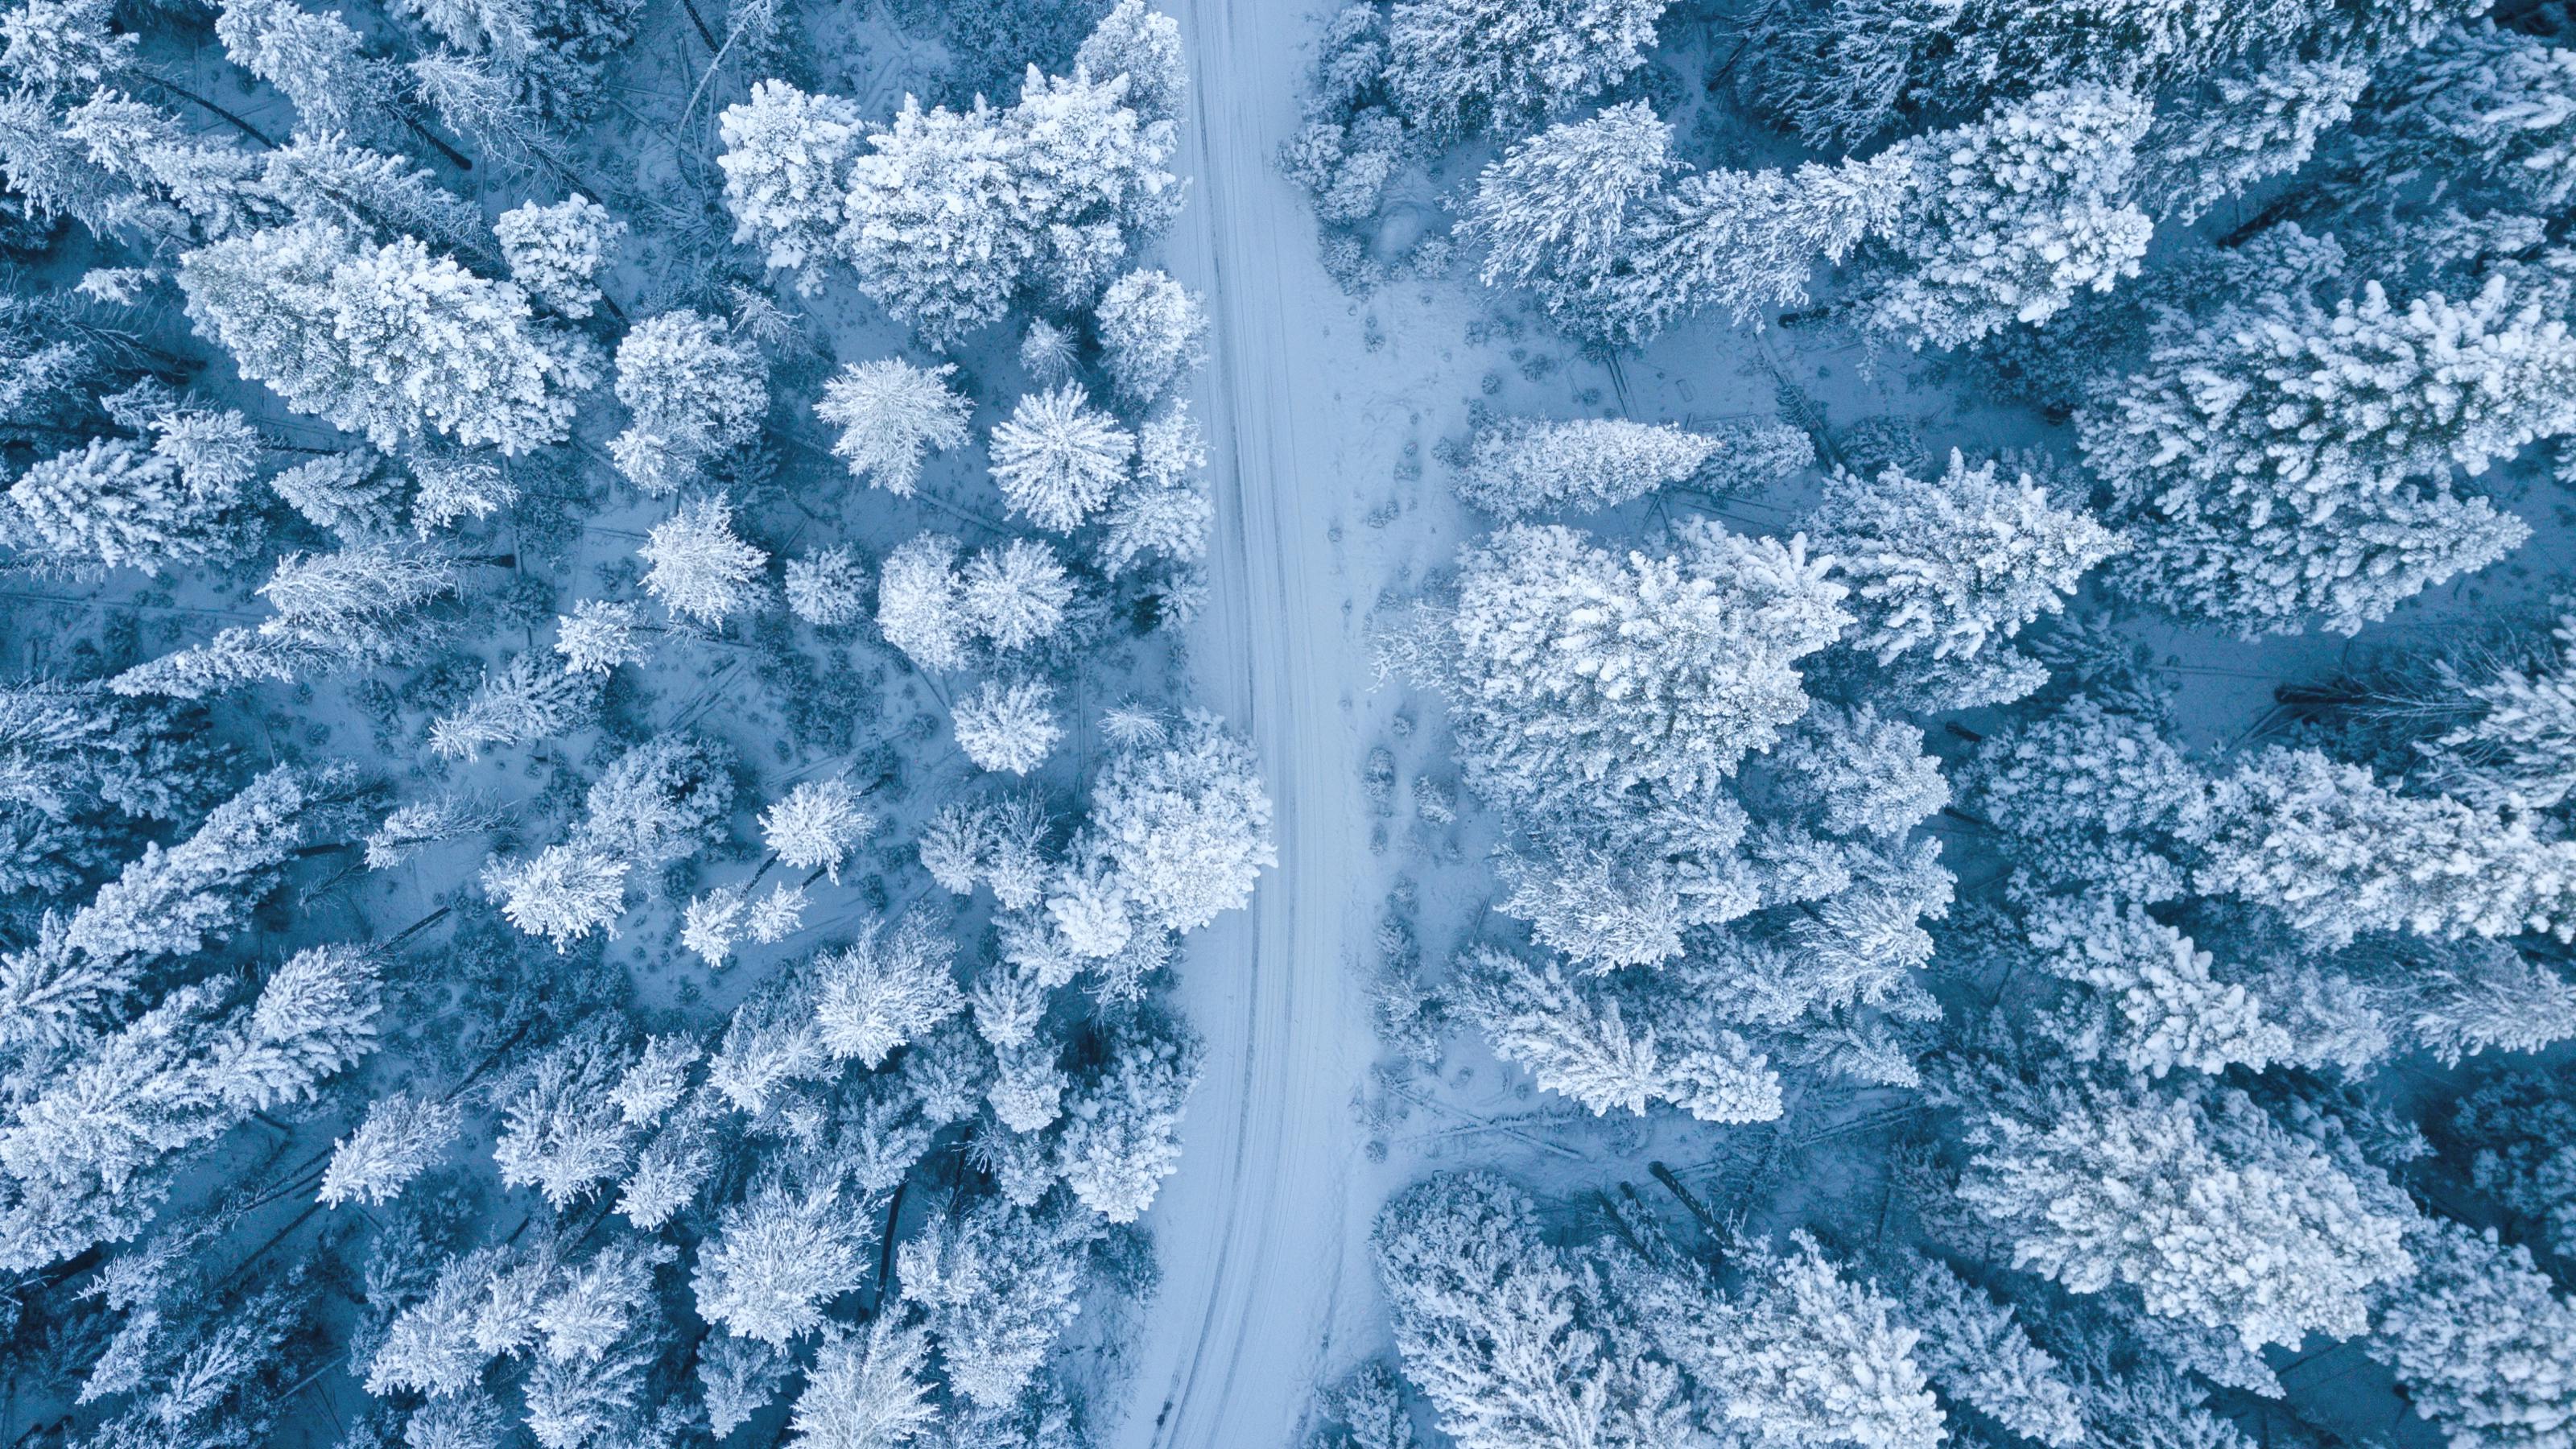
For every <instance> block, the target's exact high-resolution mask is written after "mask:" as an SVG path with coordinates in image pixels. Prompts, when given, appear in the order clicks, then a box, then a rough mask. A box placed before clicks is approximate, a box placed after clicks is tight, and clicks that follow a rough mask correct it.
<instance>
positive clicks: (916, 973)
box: [814, 912, 966, 1071]
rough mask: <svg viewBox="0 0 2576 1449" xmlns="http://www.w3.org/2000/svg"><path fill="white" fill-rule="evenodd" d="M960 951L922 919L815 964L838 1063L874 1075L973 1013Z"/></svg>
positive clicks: (819, 1011)
mask: <svg viewBox="0 0 2576 1449" xmlns="http://www.w3.org/2000/svg"><path fill="white" fill-rule="evenodd" d="M955 955H956V948H955V947H954V946H953V945H952V944H951V943H950V942H949V941H948V940H947V938H946V935H945V933H943V932H942V931H941V930H940V928H939V926H938V923H937V922H935V921H933V920H931V919H930V917H929V916H927V915H926V914H922V913H919V912H915V913H913V914H909V915H906V916H905V917H903V918H902V919H901V920H900V921H897V922H896V923H895V925H894V926H893V928H892V929H888V928H887V927H886V926H885V923H883V922H882V921H879V922H872V923H870V925H869V926H868V928H867V929H866V930H864V931H862V932H860V934H859V939H858V940H857V941H855V942H853V943H852V944H851V945H849V946H848V947H847V948H845V949H843V950H839V951H835V952H832V953H831V954H829V955H826V956H822V957H819V958H817V959H816V961H815V963H814V981H815V988H814V989H815V1006H814V1022H815V1025H816V1026H817V1028H819V1029H820V1031H821V1032H822V1040H823V1045H824V1047H825V1048H826V1049H827V1050H829V1051H830V1052H831V1053H832V1055H833V1056H835V1057H856V1058H858V1061H859V1064H860V1065H861V1066H864V1067H866V1068H868V1069H869V1070H871V1071H873V1070H875V1069H876V1068H877V1067H878V1066H880V1065H882V1064H883V1063H884V1061H885V1059H886V1057H887V1055H888V1054H889V1053H891V1052H892V1051H894V1049H895V1048H897V1047H899V1046H902V1045H903V1044H904V1043H905V1042H908V1041H915V1040H918V1039H919V1038H921V1037H922V1036H923V1035H925V1034H927V1033H928V1032H929V1031H930V1029H931V1028H932V1027H935V1026H937V1025H939V1024H940V1023H941V1022H943V1021H946V1020H948V1019H949V1018H950V1017H952V1016H955V1015H957V1014H958V1013H959V1012H961V1011H964V1010H965V1009H966V998H965V996H964V995H963V994H961V993H960V992H959V991H958V989H957V981H956V977H955V974H954V967H953V964H952V963H953V960H954V958H955Z"/></svg>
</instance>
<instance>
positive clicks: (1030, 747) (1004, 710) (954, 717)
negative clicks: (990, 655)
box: [949, 679, 1064, 775]
mask: <svg viewBox="0 0 2576 1449" xmlns="http://www.w3.org/2000/svg"><path fill="white" fill-rule="evenodd" d="M1054 705H1055V689H1054V687H1053V686H1051V685H1049V684H1047V683H1046V682H1045V681H1044V680H1040V679H1014V680H1010V681H1008V682H1005V681H1002V680H998V679H988V680H985V681H984V682H983V683H982V684H981V685H979V686H977V687H976V690H975V692H974V693H973V694H969V695H961V696H959V698H958V700H957V703H956V707H955V708H954V709H953V710H951V711H950V715H949V721H950V724H951V725H952V726H953V727H954V728H955V730H956V732H957V748H958V749H959V750H961V751H963V752H964V753H965V755H966V758H967V760H968V762H969V763H971V764H973V765H974V766H975V768H977V769H979V770H998V771H1002V772H1005V773H1008V774H1013V775H1025V774H1027V773H1028V772H1030V771H1031V770H1034V769H1036V768H1037V767H1039V766H1040V765H1043V764H1045V763H1046V761H1047V756H1049V755H1051V754H1054V753H1055V747H1056V745H1057V743H1058V742H1060V741H1061V740H1063V738H1064V726H1062V725H1059V724H1057V723H1056V722H1055V708H1054Z"/></svg>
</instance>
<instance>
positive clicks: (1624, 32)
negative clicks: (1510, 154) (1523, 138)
mask: <svg viewBox="0 0 2576 1449" xmlns="http://www.w3.org/2000/svg"><path fill="white" fill-rule="evenodd" d="M1665 3H1666V0H1539V3H1536V4H1520V3H1514V0H1399V3H1398V4H1397V5H1396V6H1395V9H1394V12H1393V14H1392V17H1391V19H1390V21H1389V24H1388V26H1387V31H1386V77H1385V83H1386V87H1387V90H1388V92H1389V93H1390V94H1391V95H1392V96H1393V97H1394V100H1395V102H1396V110H1397V112H1398V114H1401V115H1403V116H1405V117H1406V118H1408V119H1409V120H1410V122H1411V123H1412V124H1413V125H1414V126H1415V127H1417V128H1418V129H1420V130H1421V131H1422V132H1423V133H1424V135H1425V136H1426V137H1427V138H1428V139H1429V140H1430V141H1432V142H1433V143H1434V144H1435V145H1438V144H1446V143H1448V142H1451V141H1455V140H1459V139H1463V138H1464V137H1467V136H1470V135H1474V134H1476V133H1478V132H1483V131H1499V132H1503V133H1505V134H1509V133H1511V132H1513V131H1518V130H1521V129H1525V128H1526V127H1528V126H1529V125H1531V124H1532V123H1534V122H1536V121H1538V120H1539V119H1541V118H1542V117H1545V116H1547V115H1549V114H1550V113H1553V112H1559V111H1564V110H1567V109H1570V108H1572V107H1575V106H1578V105H1581V104H1582V103H1583V102H1585V101H1588V100H1590V99H1592V98H1593V97H1594V96H1597V95H1599V94H1600V93H1601V92H1602V91H1604V90H1607V89H1608V88H1610V87H1611V86H1613V85H1615V84H1617V83H1618V82H1619V80H1620V79H1621V78H1622V77H1624V76H1626V75H1627V74H1628V72H1630V71H1632V70H1635V69H1636V68H1637V67H1638V66H1640V65H1643V64H1645V63H1646V49H1647V47H1649V46H1651V45H1653V44H1654V42H1655V22H1656V21H1657V20H1658V19H1660V18H1661V17H1662V16H1663V13H1664V5H1665Z"/></svg>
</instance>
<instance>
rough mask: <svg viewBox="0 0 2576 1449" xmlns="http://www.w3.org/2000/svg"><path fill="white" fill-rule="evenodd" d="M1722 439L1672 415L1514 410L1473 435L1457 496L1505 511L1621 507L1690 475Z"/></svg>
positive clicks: (1504, 514)
mask: <svg viewBox="0 0 2576 1449" xmlns="http://www.w3.org/2000/svg"><path fill="white" fill-rule="evenodd" d="M1719 447H1720V442H1719V440H1718V439H1717V438H1715V437H1711V436H1709V435H1708V434H1705V433H1690V432H1684V431H1683V430H1682V429H1681V428H1679V427H1677V426H1675V425H1674V424H1671V423H1661V424H1650V423H1632V422H1629V421H1627V420H1625V419H1620V418H1576V419H1574V420H1572V421H1570V422H1541V421H1538V420H1536V419H1531V418H1507V419H1504V420H1502V421H1500V422H1498V423H1495V424H1493V425H1490V426H1487V427H1483V428H1479V429H1478V430H1477V431H1476V436H1475V437H1474V438H1473V439H1472V440H1471V441H1470V442H1469V443H1468V445H1467V456H1466V465H1465V468H1464V469H1463V470H1462V472H1461V475H1460V477H1459V479H1458V496H1459V497H1461V498H1464V499H1465V500H1467V501H1468V502H1469V503H1471V504H1474V505H1475V506H1476V507H1478V508H1481V509H1483V510H1484V511H1485V512H1487V513H1490V514H1493V515H1494V516H1495V517H1497V518H1503V519H1514V518H1519V517H1521V516H1523V515H1524V514H1530V513H1544V512H1549V511H1553V510H1555V509H1560V508H1568V509H1581V510H1590V509H1598V508H1616V507H1618V506H1619V505H1620V504H1622V503H1627V502H1631V501H1633V500H1635V499H1638V498H1642V497H1644V496H1646V495H1647V494H1649V493H1652V492H1654V491H1655V490H1656V489H1659V488H1666V487H1670V486H1672V485H1673V484H1676V483H1682V482H1686V481H1688V480H1689V479H1690V478H1691V477H1692V475H1694V474H1696V473H1697V472H1698V471H1699V469H1700V466H1701V465H1702V464H1704V463H1706V462H1707V461H1708V460H1709V459H1710V457H1711V456H1712V455H1714V454H1715V453H1716V452H1717V451H1718V449H1719Z"/></svg>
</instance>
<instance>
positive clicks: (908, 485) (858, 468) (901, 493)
mask: <svg viewBox="0 0 2576 1449" xmlns="http://www.w3.org/2000/svg"><path fill="white" fill-rule="evenodd" d="M956 371H957V365H956V364H955V363H941V364H940V365H939V366H937V367H915V366H913V365H912V364H911V363H909V362H906V361H904V360H903V359H901V358H897V357H889V358H885V359H883V360H881V361H877V362H864V363H862V362H854V363H851V364H849V365H848V366H846V367H844V368H842V369H841V372H840V375H839V376H837V377H835V378H833V379H832V380H831V381H830V382H828V383H825V384H824V385H823V400H822V401H821V402H819V403H816V404H815V405H814V415H815V416H816V417H819V418H821V419H822V420H823V421H824V422H827V423H829V424H831V425H832V426H834V427H836V428H839V429H840V430H841V436H840V437H839V438H838V439H836V440H835V441H834V442H833V444H832V451H833V452H834V453H836V454H838V455H840V457H841V458H842V460H843V461H845V462H847V463H848V464H849V465H850V476H851V477H853V478H864V479H866V480H867V481H869V482H871V483H874V484H875V485H876V486H878V487H879V488H883V489H884V490H886V491H887V492H888V493H891V494H893V495H895V496H896V497H897V498H909V497H911V496H912V490H913V489H914V487H916V486H917V485H918V484H919V483H920V481H921V464H922V459H923V458H924V457H925V456H926V455H928V454H930V453H932V452H946V451H947V450H948V449H950V448H954V447H956V446H957V445H958V444H960V443H963V442H965V441H966V417H967V414H968V412H969V411H970V408H969V406H968V404H967V401H966V399H964V398H962V397H959V396H958V395H957V394H956V393H955V392H953V391H951V390H950V388H949V386H948V379H949V377H950V376H951V375H953V374H954V373H955V372H956Z"/></svg>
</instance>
